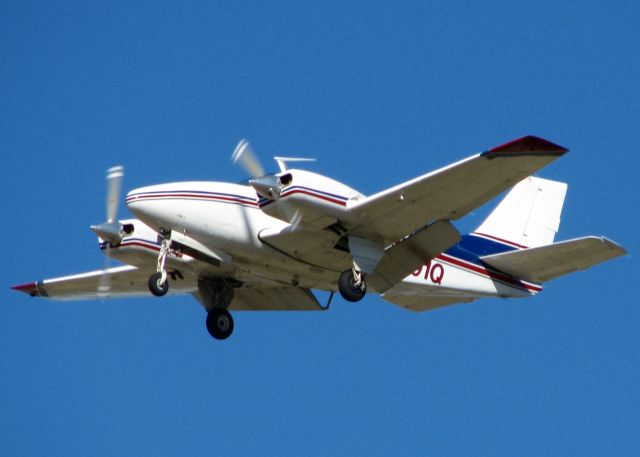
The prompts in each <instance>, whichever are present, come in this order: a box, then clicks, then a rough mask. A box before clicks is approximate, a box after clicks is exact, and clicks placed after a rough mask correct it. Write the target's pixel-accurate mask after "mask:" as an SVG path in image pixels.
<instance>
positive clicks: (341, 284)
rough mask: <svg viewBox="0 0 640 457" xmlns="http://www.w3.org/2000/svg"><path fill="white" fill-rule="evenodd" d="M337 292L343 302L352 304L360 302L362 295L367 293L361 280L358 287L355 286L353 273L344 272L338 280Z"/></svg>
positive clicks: (365, 285)
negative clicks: (338, 291)
mask: <svg viewBox="0 0 640 457" xmlns="http://www.w3.org/2000/svg"><path fill="white" fill-rule="evenodd" d="M338 290H340V295H342V298H344V299H345V300H347V301H352V302H355V301H360V300H362V297H364V294H366V293H367V284H366V283H365V282H364V280H363V281H362V282H361V283H360V285H359V286H356V285H355V278H354V277H353V271H351V270H346V271H343V272H342V274H341V275H340V277H339V278H338Z"/></svg>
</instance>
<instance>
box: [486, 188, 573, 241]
mask: <svg viewBox="0 0 640 457" xmlns="http://www.w3.org/2000/svg"><path fill="white" fill-rule="evenodd" d="M566 193H567V184H566V183H563V182H558V181H551V180H548V179H542V178H537V177H534V176H529V177H528V178H525V179H523V180H522V181H520V182H519V183H518V184H516V185H515V186H514V187H513V188H512V189H511V191H510V192H509V193H508V194H507V195H506V197H504V199H503V200H502V201H501V202H500V203H499V204H498V206H497V207H496V208H495V209H494V210H493V212H492V213H491V214H489V217H487V219H485V221H484V222H483V223H482V224H481V225H480V226H479V227H478V228H477V229H476V231H475V232H474V234H475V235H478V236H484V237H488V238H491V239H494V240H498V241H506V242H508V243H510V244H512V245H514V246H517V247H519V248H527V247H537V246H544V245H547V244H551V243H553V239H554V238H555V235H556V233H557V232H558V228H559V226H560V213H561V212H562V205H563V204H564V198H565V195H566Z"/></svg>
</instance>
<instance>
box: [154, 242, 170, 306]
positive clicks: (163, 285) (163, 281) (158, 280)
mask: <svg viewBox="0 0 640 457" xmlns="http://www.w3.org/2000/svg"><path fill="white" fill-rule="evenodd" d="M170 248H171V240H168V239H166V238H165V239H163V240H162V244H161V245H160V254H159V255H158V266H157V267H156V273H154V274H152V275H151V276H149V283H148V285H149V290H150V291H151V293H152V294H153V295H155V296H156V297H162V296H163V295H166V294H167V292H169V281H167V270H166V269H165V267H164V264H165V263H166V261H167V255H168V254H169V249H170Z"/></svg>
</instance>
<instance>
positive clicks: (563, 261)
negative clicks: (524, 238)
mask: <svg viewBox="0 0 640 457" xmlns="http://www.w3.org/2000/svg"><path fill="white" fill-rule="evenodd" d="M626 253H627V251H626V250H625V249H624V248H623V247H621V246H619V245H618V244H616V243H614V242H613V241H611V240H609V239H607V238H604V237H597V236H588V237H584V238H577V239H575V240H569V241H562V242H560V243H554V244H548V245H546V246H540V247H536V248H529V249H523V250H520V251H510V252H504V253H502V254H494V255H488V256H484V257H480V260H482V261H483V262H484V263H486V264H487V265H490V266H492V267H494V268H497V269H498V270H500V271H503V272H505V273H507V274H510V275H512V276H515V277H517V278H521V279H524V280H526V281H532V282H538V283H542V282H546V281H549V280H551V279H555V278H558V277H560V276H564V275H566V274H568V273H572V272H574V271H578V270H586V269H587V268H589V267H592V266H593V265H597V264H599V263H601V262H604V261H606V260H610V259H613V258H615V257H618V256H621V255H624V254H626Z"/></svg>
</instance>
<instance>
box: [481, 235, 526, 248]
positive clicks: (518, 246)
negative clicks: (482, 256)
mask: <svg viewBox="0 0 640 457" xmlns="http://www.w3.org/2000/svg"><path fill="white" fill-rule="evenodd" d="M472 235H478V236H482V237H485V238H490V239H492V240H496V241H499V242H500V243H502V244H508V245H509V246H513V247H516V248H519V249H528V246H523V245H522V244H518V243H514V242H513V241H507V240H503V239H502V238H498V237H497V236H493V235H487V234H486V233H480V232H473V233H472Z"/></svg>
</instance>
